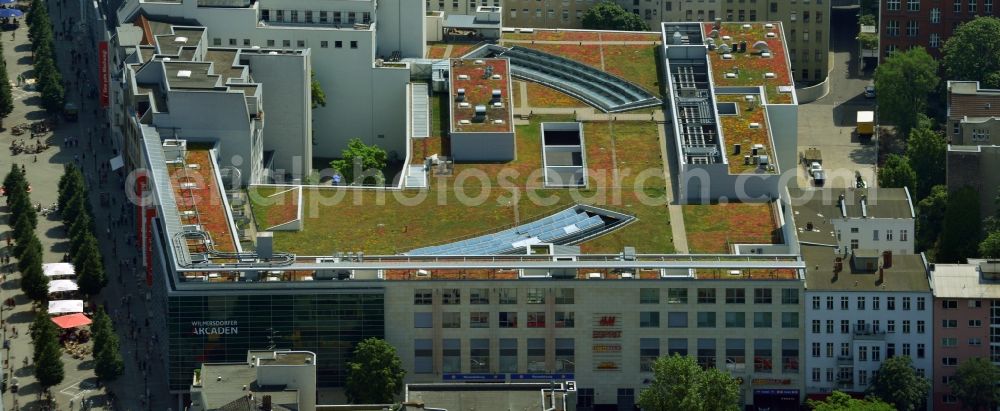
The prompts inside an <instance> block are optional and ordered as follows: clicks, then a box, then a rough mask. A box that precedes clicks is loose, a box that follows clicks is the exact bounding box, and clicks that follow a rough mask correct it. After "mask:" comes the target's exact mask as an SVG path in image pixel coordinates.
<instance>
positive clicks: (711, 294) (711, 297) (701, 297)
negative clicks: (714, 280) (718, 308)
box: [698, 288, 715, 304]
mask: <svg viewBox="0 0 1000 411" xmlns="http://www.w3.org/2000/svg"><path fill="white" fill-rule="evenodd" d="M698 304H715V289H714V288H699V289H698Z"/></svg>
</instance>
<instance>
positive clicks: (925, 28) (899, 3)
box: [879, 0, 1000, 59]
mask: <svg viewBox="0 0 1000 411" xmlns="http://www.w3.org/2000/svg"><path fill="white" fill-rule="evenodd" d="M993 2H994V0H949V1H940V0H880V1H879V15H880V18H879V22H880V25H881V27H880V28H879V45H880V46H881V58H883V59H884V58H886V56H888V55H889V54H890V53H892V52H893V51H896V50H906V49H908V48H910V47H913V46H921V47H923V48H925V49H927V52H928V53H930V54H931V55H932V56H934V57H937V58H940V57H941V47H943V46H944V42H945V41H947V40H948V38H949V37H951V33H953V32H954V31H955V29H956V28H958V26H959V25H960V24H962V23H964V22H967V21H969V20H972V19H974V18H976V17H979V16H1000V10H998V8H997V7H994V6H993Z"/></svg>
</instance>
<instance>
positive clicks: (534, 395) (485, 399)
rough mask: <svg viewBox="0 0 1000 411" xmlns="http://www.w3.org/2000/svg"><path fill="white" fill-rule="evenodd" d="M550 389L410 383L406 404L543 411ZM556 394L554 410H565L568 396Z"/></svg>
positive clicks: (503, 385) (524, 385)
mask: <svg viewBox="0 0 1000 411" xmlns="http://www.w3.org/2000/svg"><path fill="white" fill-rule="evenodd" d="M522 386H523V387H522ZM551 388H552V386H551V385H550V384H548V383H545V384H538V383H534V384H516V383H511V384H508V383H493V384H490V383H476V384H408V385H407V386H406V401H407V402H408V403H414V402H416V403H421V404H423V405H424V407H428V408H435V409H445V410H544V409H546V407H545V404H542V395H543V394H542V391H543V390H548V389H551ZM546 395H547V394H546ZM555 395H556V403H557V405H556V406H555V407H554V408H552V409H553V410H556V411H563V410H564V408H563V400H564V398H563V396H564V395H566V393H565V392H564V391H558V392H556V393H555ZM424 407H412V406H408V407H407V409H413V410H422V409H425V408H424Z"/></svg>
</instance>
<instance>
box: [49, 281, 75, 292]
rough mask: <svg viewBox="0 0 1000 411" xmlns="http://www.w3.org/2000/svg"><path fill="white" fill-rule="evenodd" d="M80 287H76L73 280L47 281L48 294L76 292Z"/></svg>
mask: <svg viewBox="0 0 1000 411" xmlns="http://www.w3.org/2000/svg"><path fill="white" fill-rule="evenodd" d="M79 289H80V287H79V286H77V285H76V282H75V281H73V280H52V281H49V293H50V294H51V293H58V292H64V291H76V290H79Z"/></svg>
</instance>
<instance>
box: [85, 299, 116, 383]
mask: <svg viewBox="0 0 1000 411" xmlns="http://www.w3.org/2000/svg"><path fill="white" fill-rule="evenodd" d="M90 331H91V332H92V334H93V338H94V362H95V363H96V364H95V365H94V373H96V374H97V378H99V379H100V380H101V381H104V382H109V381H114V380H116V379H117V378H118V377H120V376H121V375H122V373H123V372H124V370H125V362H124V361H123V360H122V357H121V353H120V352H119V351H118V348H119V342H118V334H115V329H114V326H113V325H112V324H111V319H110V318H109V317H108V314H107V313H106V312H104V309H103V308H101V307H98V309H97V312H96V313H95V314H94V322H93V324H91V326H90Z"/></svg>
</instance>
